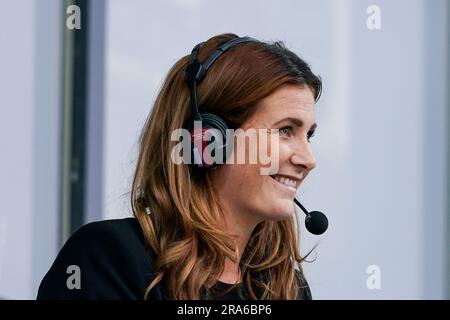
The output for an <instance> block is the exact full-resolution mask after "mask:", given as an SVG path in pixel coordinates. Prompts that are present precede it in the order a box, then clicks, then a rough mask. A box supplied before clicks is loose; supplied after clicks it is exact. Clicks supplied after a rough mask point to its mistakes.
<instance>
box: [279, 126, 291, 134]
mask: <svg viewBox="0 0 450 320" xmlns="http://www.w3.org/2000/svg"><path fill="white" fill-rule="evenodd" d="M280 133H281V134H284V135H289V134H291V133H292V127H283V128H281V129H280Z"/></svg>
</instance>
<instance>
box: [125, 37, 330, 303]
mask: <svg viewBox="0 0 450 320" xmlns="http://www.w3.org/2000/svg"><path fill="white" fill-rule="evenodd" d="M236 37H237V36H236V35H235V34H231V33H227V34H221V35H218V36H215V37H212V38H210V39H209V40H208V41H207V42H206V43H205V45H204V46H203V47H202V48H201V50H200V52H199V61H200V62H202V61H204V59H206V58H207V57H208V56H209V55H210V54H211V53H212V52H213V51H214V50H215V49H216V48H217V47H219V46H220V45H221V44H222V43H224V42H226V41H229V40H231V39H233V38H236ZM188 62H189V55H186V56H184V57H182V58H181V59H180V60H178V61H177V62H176V63H175V64H174V66H173V67H172V68H171V70H170V71H169V73H168V75H167V78H166V79H165V81H164V83H163V84H162V88H161V90H160V92H159V94H158V96H157V98H156V100H155V102H154V105H153V108H152V111H151V113H150V114H149V116H148V118H147V120H146V123H145V125H144V128H143V130H142V133H141V135H140V137H139V148H140V149H139V157H138V160H137V165H136V171H135V174H134V178H133V184H132V189H131V206H132V210H133V214H134V216H135V217H136V219H137V220H138V222H139V224H140V226H141V228H142V230H143V233H144V235H145V237H146V240H147V241H148V244H149V246H150V247H151V249H152V250H153V252H154V254H155V259H154V264H153V267H154V279H153V281H151V283H150V284H149V286H148V287H147V290H146V291H145V298H146V297H147V296H148V293H149V292H150V290H151V289H152V288H153V287H154V286H155V285H156V284H158V283H161V284H162V285H163V287H164V290H165V292H166V297H168V298H169V299H202V298H205V297H207V296H208V294H209V289H210V288H211V287H212V286H213V285H214V283H216V281H217V280H218V278H219V276H220V275H221V273H222V271H223V269H224V265H225V258H226V257H228V258H229V259H231V260H232V261H234V262H235V263H237V256H236V252H235V247H234V244H233V241H232V237H231V235H230V234H228V233H227V232H226V230H224V228H223V221H224V213H223V212H222V209H221V205H220V203H219V200H218V198H217V193H216V191H215V188H214V185H213V184H212V181H211V177H210V173H209V172H207V171H206V172H203V173H201V174H199V173H197V172H195V171H192V170H191V169H190V168H189V167H188V166H187V165H185V164H182V165H176V164H174V163H173V162H172V161H171V150H172V149H173V147H174V146H175V145H176V144H177V143H178V142H177V141H171V139H170V135H171V132H172V131H173V130H175V129H177V128H182V127H183V125H184V124H185V122H186V121H187V119H188V118H189V117H190V116H191V113H192V109H191V105H190V92H189V88H188V85H187V83H186V79H185V70H186V67H187V65H188ZM285 84H295V85H298V86H299V87H302V88H304V87H305V86H307V87H309V88H310V89H311V90H312V92H313V94H314V96H315V99H316V101H317V100H318V98H319V97H320V93H321V86H322V85H321V80H320V78H319V77H317V76H315V75H314V74H313V73H312V72H311V70H310V68H309V66H308V65H307V64H306V63H305V62H304V61H303V60H301V59H300V58H299V57H298V56H297V55H296V54H294V53H293V52H291V51H290V50H288V49H287V48H286V47H285V45H284V44H283V43H282V42H279V41H278V42H273V43H266V42H260V43H254V42H249V43H243V44H239V45H238V46H236V47H234V48H232V49H230V50H229V51H227V52H226V53H225V54H224V55H222V56H221V57H220V58H219V59H218V60H217V61H216V62H215V63H214V64H213V65H212V66H211V68H210V69H209V71H208V73H207V75H206V77H205V78H204V80H203V81H202V83H201V84H200V85H199V86H198V99H199V108H200V110H202V111H204V112H211V113H215V114H217V115H219V116H221V117H223V118H224V119H225V120H226V121H227V122H228V124H229V125H230V127H232V128H239V127H240V126H241V125H242V124H243V123H244V121H245V120H246V119H247V118H248V117H249V116H250V115H251V114H252V112H254V111H255V110H256V106H257V105H258V103H259V102H260V101H261V100H262V99H263V98H265V97H267V96H268V95H270V94H271V93H273V92H274V91H275V90H277V89H278V88H280V87H281V86H283V85H285ZM295 216H296V215H294V216H293V217H291V218H289V219H286V220H283V221H278V222H275V221H263V222H261V223H259V224H258V225H257V226H256V227H255V229H254V231H253V233H252V235H251V237H250V240H249V242H248V244H247V247H246V249H245V251H244V253H243V255H242V257H241V260H240V261H239V263H240V267H241V280H242V281H241V282H242V283H245V284H246V288H247V291H248V296H249V298H250V299H269V298H270V299H298V298H299V296H298V293H299V289H300V287H301V286H305V285H306V282H305V279H304V276H303V272H302V267H301V262H302V261H303V260H304V258H306V256H307V255H306V256H305V257H304V258H302V257H301V256H300V247H299V237H298V221H297V220H296V218H294V217H295ZM267 275H270V276H267ZM232 288H234V286H233V287H232ZM202 292H206V294H207V295H206V296H204V295H202ZM258 292H259V294H258Z"/></svg>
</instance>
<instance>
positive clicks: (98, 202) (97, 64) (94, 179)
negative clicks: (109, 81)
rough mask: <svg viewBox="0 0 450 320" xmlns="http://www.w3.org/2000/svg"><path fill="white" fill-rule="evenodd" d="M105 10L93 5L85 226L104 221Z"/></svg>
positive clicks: (99, 2) (97, 2)
mask: <svg viewBox="0 0 450 320" xmlns="http://www.w3.org/2000/svg"><path fill="white" fill-rule="evenodd" d="M105 10H106V3H105V1H104V0H95V1H90V2H89V30H88V31H89V37H88V39H89V43H88V55H89V57H88V71H87V81H88V82H87V95H88V97H87V99H88V100H87V139H86V143H87V146H86V147H87V153H86V183H85V217H84V220H85V222H91V221H95V220H100V219H101V218H102V189H103V188H102V183H103V178H102V177H103V152H104V148H103V122H104V78H105V76H104V72H105V17H106V13H105Z"/></svg>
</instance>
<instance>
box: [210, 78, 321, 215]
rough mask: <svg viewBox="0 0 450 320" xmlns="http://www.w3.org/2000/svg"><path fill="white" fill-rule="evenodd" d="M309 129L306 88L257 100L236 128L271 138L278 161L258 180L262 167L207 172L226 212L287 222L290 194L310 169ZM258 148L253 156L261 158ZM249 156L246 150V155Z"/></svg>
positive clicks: (291, 207) (288, 88)
mask: <svg viewBox="0 0 450 320" xmlns="http://www.w3.org/2000/svg"><path fill="white" fill-rule="evenodd" d="M315 126H316V125H315V113H314V96H313V93H312V91H311V90H310V89H309V88H308V87H305V88H300V87H298V86H295V85H285V86H283V87H281V88H280V89H278V90H277V91H275V92H274V93H273V94H271V95H269V96H268V97H266V98H265V99H264V100H262V101H261V103H260V104H259V105H258V106H257V110H256V112H254V113H253V115H252V116H251V117H250V118H249V119H247V121H246V122H245V123H244V124H243V125H242V127H241V128H242V129H243V130H247V129H249V128H254V129H266V130H264V131H265V132H267V135H270V136H271V137H272V138H273V136H272V135H276V138H277V139H278V143H279V155H278V159H272V161H273V160H275V161H277V160H278V161H277V162H278V163H277V167H278V168H275V170H274V171H275V172H273V171H272V172H271V174H270V175H262V174H261V167H268V166H267V165H266V166H263V165H261V164H258V163H257V164H251V163H248V161H247V162H246V163H245V164H226V165H222V166H220V167H218V168H217V169H215V170H213V171H212V175H211V176H212V179H213V182H214V184H215V186H216V188H217V189H218V192H219V193H220V195H221V199H222V200H223V201H224V204H225V206H226V207H227V208H228V209H229V211H231V212H232V213H233V214H234V215H236V214H237V215H238V216H239V218H240V219H245V221H247V222H248V221H252V222H255V223H258V222H260V221H262V220H276V221H277V220H283V219H285V218H288V217H290V216H292V215H293V213H294V203H293V199H294V195H295V193H296V190H297V189H298V188H299V186H300V184H301V182H302V181H303V180H304V179H305V177H306V176H307V175H308V173H309V172H310V171H311V170H312V169H314V167H315V166H316V160H315V158H314V156H313V153H312V150H311V146H310V144H309V141H308V140H309V138H310V137H311V136H312V135H313V133H314V130H315ZM267 129H269V130H267ZM270 129H277V130H270ZM268 140H269V141H270V138H269V139H268ZM264 148H265V147H264V146H262V147H261V146H259V148H258V152H260V153H261V152H265V151H266V150H261V149H264ZM266 148H267V146H266ZM251 150H252V149H250V151H249V150H248V146H246V151H247V152H252V151H251ZM269 154H270V152H269Z"/></svg>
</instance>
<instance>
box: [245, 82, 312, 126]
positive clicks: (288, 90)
mask: <svg viewBox="0 0 450 320" xmlns="http://www.w3.org/2000/svg"><path fill="white" fill-rule="evenodd" d="M314 103H315V101H314V95H313V93H312V91H311V89H309V88H308V87H307V86H305V87H304V88H301V87H299V86H295V85H285V86H283V87H281V88H279V89H278V90H276V91H275V92H273V93H272V94H270V95H269V96H267V97H266V98H264V99H263V100H262V101H261V102H260V103H259V105H258V109H257V112H256V113H255V115H254V116H255V117H253V119H252V120H253V121H258V120H261V121H264V122H267V121H271V120H274V121H275V120H278V119H282V118H284V117H293V118H300V119H302V120H303V121H306V122H311V123H313V122H314V118H315V114H314Z"/></svg>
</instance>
